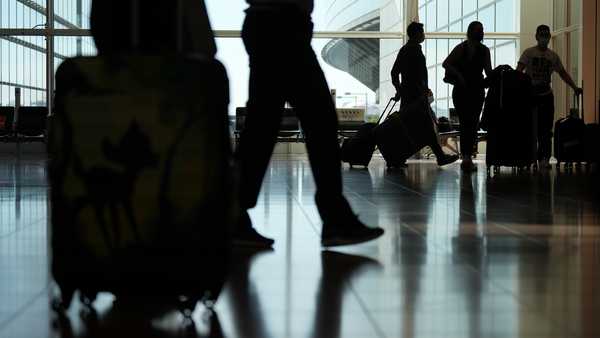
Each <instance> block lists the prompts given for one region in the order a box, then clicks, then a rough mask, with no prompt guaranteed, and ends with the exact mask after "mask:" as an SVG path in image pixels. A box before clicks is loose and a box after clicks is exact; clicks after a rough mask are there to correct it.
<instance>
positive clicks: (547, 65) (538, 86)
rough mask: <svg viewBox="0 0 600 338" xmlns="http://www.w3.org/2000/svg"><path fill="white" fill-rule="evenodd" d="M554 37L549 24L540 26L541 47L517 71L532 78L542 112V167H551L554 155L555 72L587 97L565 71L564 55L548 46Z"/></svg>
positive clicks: (537, 35) (521, 61) (527, 55)
mask: <svg viewBox="0 0 600 338" xmlns="http://www.w3.org/2000/svg"><path fill="white" fill-rule="evenodd" d="M551 38H552V34H551V33H550V27H548V26H547V25H540V26H538V28H537V30H536V33H535V39H536V40H537V45H536V46H533V47H530V48H528V49H526V50H525V51H524V52H523V54H522V55H521V58H520V59H519V63H518V65H517V71H520V72H523V71H524V72H525V73H526V74H527V75H529V77H531V82H532V84H533V94H534V97H535V99H534V100H535V102H534V104H535V106H536V108H537V112H538V160H539V163H538V165H539V167H540V168H544V169H548V168H550V156H551V155H552V127H553V125H554V93H553V91H552V85H551V83H552V73H553V72H557V73H558V75H560V78H561V79H563V81H565V83H566V84H568V85H569V86H570V87H571V88H573V90H574V91H575V94H576V95H581V94H583V89H581V88H579V87H578V86H577V85H576V84H575V82H574V81H573V79H572V78H571V76H570V75H569V73H567V71H566V70H565V67H564V66H563V63H562V61H561V60H560V56H558V54H556V53H555V52H554V51H553V50H552V49H550V48H549V47H548V45H549V44H550V39H551Z"/></svg>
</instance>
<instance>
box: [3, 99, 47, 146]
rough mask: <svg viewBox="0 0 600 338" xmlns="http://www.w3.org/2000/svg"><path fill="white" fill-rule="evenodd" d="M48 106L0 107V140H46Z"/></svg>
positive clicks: (8, 141) (9, 141)
mask: <svg viewBox="0 0 600 338" xmlns="http://www.w3.org/2000/svg"><path fill="white" fill-rule="evenodd" d="M47 121H48V108H46V107H27V106H22V107H19V108H18V109H16V108H15V107H0V142H5V143H17V142H46V139H47V134H48V128H47V126H48V123H47Z"/></svg>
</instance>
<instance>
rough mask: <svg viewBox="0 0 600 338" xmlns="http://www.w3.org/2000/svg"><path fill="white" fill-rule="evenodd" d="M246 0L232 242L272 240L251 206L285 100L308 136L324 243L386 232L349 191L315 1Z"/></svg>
mask: <svg viewBox="0 0 600 338" xmlns="http://www.w3.org/2000/svg"><path fill="white" fill-rule="evenodd" d="M247 1H248V4H249V5H250V7H249V8H248V9H247V10H246V19H245V21H244V25H243V29H242V39H243V41H244V45H245V47H246V51H247V52H248V55H249V58H250V84H249V98H248V103H247V117H246V125H245V128H244V130H243V131H242V133H241V135H240V142H239V147H238V149H237V152H236V158H237V161H238V165H239V169H240V205H241V212H240V215H239V224H238V227H237V228H236V229H235V231H234V234H233V244H234V245H235V246H246V247H254V248H262V249H264V248H270V247H271V246H272V245H273V240H272V239H270V238H267V237H264V236H262V235H261V234H259V233H258V232H257V231H256V230H255V229H254V227H253V225H252V221H251V219H250V217H249V215H248V209H251V208H253V207H254V206H255V205H256V203H257V199H258V195H259V192H260V189H261V185H262V181H263V178H264V176H265V173H266V171H267V167H268V165H269V161H270V158H271V155H272V152H273V149H274V146H275V143H276V142H277V134H278V131H279V126H280V123H281V117H282V113H283V111H284V106H285V104H286V102H287V103H289V104H291V105H292V107H293V108H294V110H295V112H296V114H297V116H298V118H299V119H300V122H301V124H302V129H303V131H304V134H305V137H306V148H307V151H308V157H309V160H310V164H311V168H312V173H313V176H314V179H315V184H316V190H317V192H316V196H315V201H316V205H317V209H318V211H319V214H320V216H321V219H322V221H323V227H322V231H321V244H322V246H324V247H330V246H338V245H347V244H357V243H361V242H365V241H369V240H372V239H375V238H377V237H379V236H381V235H382V234H383V229H381V228H376V227H368V226H366V225H365V224H363V223H362V222H361V221H360V220H359V219H358V217H357V216H356V215H355V214H354V213H353V212H352V209H351V207H350V205H349V203H348V201H347V200H346V198H345V197H344V195H343V189H342V174H341V154H340V148H339V144H338V136H337V129H338V120H337V114H336V110H335V105H334V102H333V100H332V97H331V94H330V90H329V87H328V85H327V81H326V79H325V76H324V74H323V71H322V69H321V67H320V65H319V61H318V59H317V57H316V55H315V52H314V51H313V49H312V46H311V40H312V36H313V22H312V19H311V13H312V10H313V8H314V2H313V0H247ZM273 41H277V44H276V45H274V44H273ZM275 46H276V47H275Z"/></svg>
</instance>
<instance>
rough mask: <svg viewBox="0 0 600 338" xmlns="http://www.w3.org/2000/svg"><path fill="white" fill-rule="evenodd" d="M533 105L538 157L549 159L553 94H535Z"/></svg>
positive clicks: (552, 120)
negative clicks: (536, 121) (535, 111)
mask: <svg viewBox="0 0 600 338" xmlns="http://www.w3.org/2000/svg"><path fill="white" fill-rule="evenodd" d="M535 106H536V110H537V120H538V159H540V160H549V159H550V157H551V156H552V129H553V128H554V94H552V93H550V94H548V95H542V96H536V97H535Z"/></svg>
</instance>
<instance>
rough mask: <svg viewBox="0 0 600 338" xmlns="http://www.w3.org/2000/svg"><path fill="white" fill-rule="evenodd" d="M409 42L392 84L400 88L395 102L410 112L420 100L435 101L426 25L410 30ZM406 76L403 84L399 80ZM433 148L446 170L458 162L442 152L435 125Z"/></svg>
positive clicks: (416, 23) (432, 137) (410, 27)
mask: <svg viewBox="0 0 600 338" xmlns="http://www.w3.org/2000/svg"><path fill="white" fill-rule="evenodd" d="M406 31H407V34H408V39H409V40H408V42H407V43H406V44H405V45H404V46H403V47H402V48H401V49H400V52H398V56H397V57H396V62H394V67H392V74H391V75H392V84H394V87H395V88H396V96H395V97H394V100H396V101H398V100H400V109H403V108H406V107H408V106H410V105H411V104H413V103H415V101H418V100H428V98H429V97H433V93H432V92H431V90H430V89H429V84H428V75H427V63H426V61H425V55H423V50H422V48H421V44H422V43H423V41H425V30H424V29H423V24H421V23H418V22H413V23H411V24H410V25H408V27H407V29H406ZM399 75H402V82H400V81H399V79H398V76H399ZM431 130H432V132H431V140H430V142H429V144H428V145H429V147H430V148H431V150H432V151H433V153H434V154H435V156H436V158H437V163H438V165H440V166H444V165H447V164H450V163H453V162H456V160H458V156H456V155H448V154H446V153H444V151H443V150H442V146H441V145H440V143H439V138H438V135H437V133H436V132H435V129H434V128H433V125H432V129H431Z"/></svg>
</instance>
